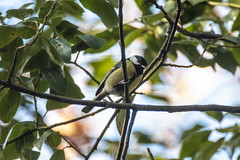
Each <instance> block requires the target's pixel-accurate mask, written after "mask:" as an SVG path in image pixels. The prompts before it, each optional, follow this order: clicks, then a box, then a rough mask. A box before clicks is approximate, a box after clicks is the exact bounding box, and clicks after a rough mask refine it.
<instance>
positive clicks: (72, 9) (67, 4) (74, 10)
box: [60, 0, 84, 17]
mask: <svg viewBox="0 0 240 160" xmlns="http://www.w3.org/2000/svg"><path fill="white" fill-rule="evenodd" d="M60 3H61V4H62V5H63V7H64V9H66V10H67V11H68V12H69V13H71V14H72V15H74V16H75V17H81V15H82V14H83V12H84V9H83V8H82V7H81V6H79V5H78V4H77V3H75V2H73V1H68V0H64V1H60Z"/></svg>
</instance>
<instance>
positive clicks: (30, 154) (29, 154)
mask: <svg viewBox="0 0 240 160" xmlns="http://www.w3.org/2000/svg"><path fill="white" fill-rule="evenodd" d="M21 154H23V157H24V158H25V159H26V160H27V159H29V160H34V159H38V157H39V156H40V152H37V151H33V150H31V149H28V148H23V149H22V150H21Z"/></svg>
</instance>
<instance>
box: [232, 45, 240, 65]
mask: <svg viewBox="0 0 240 160" xmlns="http://www.w3.org/2000/svg"><path fill="white" fill-rule="evenodd" d="M231 51H232V53H233V56H234V58H235V60H236V61H237V63H238V65H239V66H240V54H239V53H240V48H231Z"/></svg>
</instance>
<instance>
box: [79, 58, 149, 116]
mask: <svg viewBox="0 0 240 160" xmlns="http://www.w3.org/2000/svg"><path fill="white" fill-rule="evenodd" d="M126 66H127V76H128V80H129V93H130V92H132V91H133V89H134V88H135V87H136V86H137V85H138V84H139V83H140V82H141V80H142V78H143V71H144V69H145V68H146V66H147V62H146V60H145V59H144V58H143V57H142V56H139V55H133V56H131V57H129V58H127V59H126ZM124 83H125V82H124V75H123V69H122V61H119V62H118V63H117V64H116V65H115V66H114V67H113V68H112V69H111V70H110V71H109V72H108V73H107V75H106V76H105V78H104V79H103V81H102V82H101V84H100V85H99V87H98V89H97V91H96V93H95V96H96V97H95V98H94V99H93V100H94V101H101V100H102V99H104V98H105V97H106V96H109V95H116V96H124ZM93 108H94V106H91V105H87V106H85V107H84V108H83V109H82V112H84V113H88V112H90V111H91V110H92V109H93Z"/></svg>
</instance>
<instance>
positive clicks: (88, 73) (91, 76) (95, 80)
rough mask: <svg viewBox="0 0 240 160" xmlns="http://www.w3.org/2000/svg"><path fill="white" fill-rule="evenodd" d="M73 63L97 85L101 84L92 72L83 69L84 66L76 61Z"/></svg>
mask: <svg viewBox="0 0 240 160" xmlns="http://www.w3.org/2000/svg"><path fill="white" fill-rule="evenodd" d="M71 63H72V64H74V65H76V66H77V67H78V68H80V69H82V70H83V71H84V72H85V73H86V74H87V75H88V76H89V77H90V78H91V79H92V80H93V81H94V82H95V83H97V84H98V85H99V84H100V82H99V81H98V80H97V79H96V78H94V77H93V75H92V74H91V73H90V72H88V71H87V70H86V69H85V68H83V67H82V66H80V65H79V64H77V62H76V61H74V62H71Z"/></svg>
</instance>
